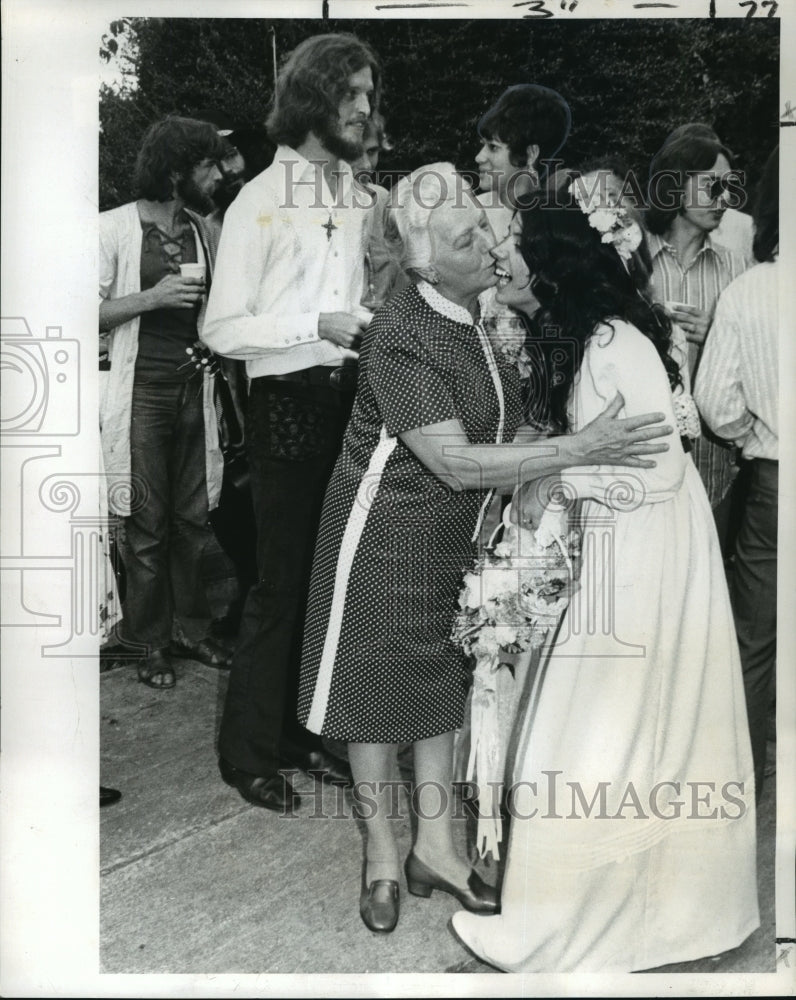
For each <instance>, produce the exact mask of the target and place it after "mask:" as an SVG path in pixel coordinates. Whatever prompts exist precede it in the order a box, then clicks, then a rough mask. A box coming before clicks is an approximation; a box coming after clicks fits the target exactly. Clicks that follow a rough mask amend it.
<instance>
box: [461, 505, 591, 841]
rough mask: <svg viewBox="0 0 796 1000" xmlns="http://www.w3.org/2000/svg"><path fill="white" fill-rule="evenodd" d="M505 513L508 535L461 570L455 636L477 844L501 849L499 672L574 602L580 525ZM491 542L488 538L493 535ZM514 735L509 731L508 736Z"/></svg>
mask: <svg viewBox="0 0 796 1000" xmlns="http://www.w3.org/2000/svg"><path fill="white" fill-rule="evenodd" d="M510 510H511V509H510V508H507V510H506V511H505V512H504V515H503V524H504V527H505V529H506V530H505V534H504V540H503V541H501V542H500V543H499V544H497V545H495V546H494V547H493V546H491V544H490V545H487V548H486V551H485V553H484V555H483V556H481V557H480V558H479V559H478V560H477V562H476V564H475V566H474V567H473V569H471V570H469V571H468V572H466V573H465V575H464V586H463V587H462V591H461V594H460V596H459V609H460V610H459V612H458V613H457V615H456V619H455V622H454V627H453V635H452V638H453V641H454V642H455V643H457V645H459V646H461V647H462V649H463V650H464V651H465V652H466V653H468V654H470V655H472V656H474V657H475V661H476V663H475V670H474V671H473V688H472V693H471V702H470V730H471V733H470V756H469V760H468V764H467V780H468V781H471V780H472V779H473V777H474V775H477V779H478V816H479V818H478V850H479V853H480V854H481V856H482V857H484V856H485V855H486V854H487V853H488V852H491V853H492V854H493V855H494V857H495V858H497V857H498V856H499V855H498V844H499V842H500V840H501V839H502V831H501V824H500V814H499V808H498V804H497V803H496V801H495V794H494V790H495V789H496V788H498V787H499V786H500V785H501V784H502V781H503V775H502V773H501V770H502V763H503V760H504V750H505V748H504V746H503V740H502V738H501V736H502V734H501V732H500V726H499V715H498V704H497V702H498V694H497V688H498V683H499V678H498V672H499V671H500V670H508V669H510V667H508V666H504V665H503V662H502V661H503V660H504V659H505V658H506V655H507V654H516V653H520V652H523V651H526V650H530V649H535V648H538V647H539V646H541V645H542V644H543V643H544V641H545V639H546V637H547V635H548V633H549V632H550V631H551V630H552V629H555V627H556V625H557V624H558V621H559V619H560V618H561V615H562V614H563V613H564V611H565V610H566V608H567V605H568V604H569V596H570V593H571V591H572V585H573V568H572V564H573V560H574V559H575V558H577V556H578V553H579V551H580V537H579V535H578V533H577V532H574V531H567V532H566V533H565V532H564V530H563V529H562V522H563V523H566V513H565V512H563V511H561V510H560V509H557V508H548V509H547V510H546V511H545V514H544V516H543V517H542V520H541V523H540V524H539V526H538V528H536V530H535V531H531V530H529V529H523V528H519V527H518V526H516V525H514V524H512V523H511V522H510ZM490 542H491V539H490ZM508 735H509V734H505V737H506V738H508Z"/></svg>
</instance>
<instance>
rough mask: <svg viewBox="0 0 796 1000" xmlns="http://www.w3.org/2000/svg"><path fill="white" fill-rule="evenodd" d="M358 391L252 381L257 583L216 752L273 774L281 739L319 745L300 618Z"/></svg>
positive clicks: (251, 446) (239, 764) (250, 447)
mask: <svg viewBox="0 0 796 1000" xmlns="http://www.w3.org/2000/svg"><path fill="white" fill-rule="evenodd" d="M352 402H353V393H352V392H339V391H337V390H336V389H334V388H329V387H325V386H323V387H321V386H307V385H302V384H299V383H295V382H283V381H277V380H272V379H267V378H256V379H254V380H253V381H252V384H251V389H250V393H249V410H248V416H247V420H246V428H247V441H248V450H249V465H250V469H251V485H252V499H253V501H254V513H255V519H256V522H257V566H258V578H259V579H258V583H257V585H256V586H255V587H252V589H251V590H250V591H249V596H248V598H247V600H246V605H245V607H244V610H243V620H242V622H241V629H240V636H239V639H238V647H237V649H236V651H235V656H234V658H233V662H232V671H231V673H230V679H229V687H228V689H227V698H226V703H225V705H224V715H223V718H222V721H221V732H220V734H219V753H220V755H221V756H222V757H223V758H225V759H226V760H227V761H229V763H231V764H233V765H234V766H235V767H237V768H239V769H241V770H243V771H248V772H250V773H251V774H258V775H263V776H267V775H270V774H273V773H274V772H275V771H276V770H277V768H279V767H280V766H281V760H280V746H281V744H282V740H283V738H285V739H289V740H290V741H292V742H293V743H298V744H300V745H301V746H303V747H305V748H307V749H316V748H318V749H319V748H320V747H321V746H322V744H321V741H320V738H319V737H317V736H315V735H313V734H312V733H310V732H309V731H308V730H306V729H304V728H303V727H302V726H300V725H299V723H298V721H297V719H296V702H297V698H298V680H299V667H300V662H301V641H302V632H303V622H304V613H305V609H306V603H307V592H308V590H309V579H310V573H311V570H312V555H313V549H314V545H315V536H316V534H317V530H318V522H319V520H320V515H321V509H322V506H323V497H324V493H325V490H326V485H327V483H328V481H329V477H330V475H331V473H332V469H333V468H334V463H335V460H336V459H337V456H338V454H339V452H340V447H341V444H342V439H343V433H344V431H345V427H346V424H347V422H348V417H349V415H350V411H351V404H352Z"/></svg>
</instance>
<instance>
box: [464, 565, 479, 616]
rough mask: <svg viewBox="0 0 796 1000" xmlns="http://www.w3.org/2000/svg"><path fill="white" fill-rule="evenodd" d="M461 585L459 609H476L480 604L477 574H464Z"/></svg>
mask: <svg viewBox="0 0 796 1000" xmlns="http://www.w3.org/2000/svg"><path fill="white" fill-rule="evenodd" d="M463 584H464V585H463V587H462V592H461V593H460V594H459V607H460V608H477V607H478V606H479V605H480V603H481V577H480V576H479V575H478V574H477V573H465V574H464V581H463Z"/></svg>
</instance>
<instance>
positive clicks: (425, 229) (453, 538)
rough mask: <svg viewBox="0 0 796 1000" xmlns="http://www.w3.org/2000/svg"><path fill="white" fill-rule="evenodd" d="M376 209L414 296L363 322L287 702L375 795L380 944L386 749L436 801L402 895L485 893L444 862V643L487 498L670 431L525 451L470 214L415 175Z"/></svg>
mask: <svg viewBox="0 0 796 1000" xmlns="http://www.w3.org/2000/svg"><path fill="white" fill-rule="evenodd" d="M391 211H392V217H393V222H394V224H395V227H396V229H397V232H398V234H399V235H400V240H401V244H402V255H403V265H404V269H405V270H406V271H407V273H408V274H410V275H411V276H412V277H413V278H414V280H415V281H416V284H415V285H414V286H412V287H411V288H408V289H406V290H405V291H403V292H402V293H400V294H399V295H397V296H396V297H395V298H393V299H392V300H391V301H390V302H388V303H387V305H386V306H385V307H384V308H383V309H382V310H381V311H380V312H379V313H377V315H376V317H375V318H374V320H373V323H372V324H371V326H370V328H369V330H368V333H367V335H366V338H365V341H364V344H363V346H362V351H361V355H360V375H359V386H358V391H357V399H356V402H355V404H354V410H353V413H352V416H351V421H350V424H349V427H348V430H347V432H346V437H345V441H344V445H343V451H342V454H341V456H340V458H339V460H338V463H337V466H336V468H335V471H334V474H333V476H332V480H331V482H330V484H329V488H328V491H327V494H326V500H325V503H324V511H323V517H322V520H321V526H320V530H319V536H318V542H317V547H316V552H315V562H314V566H313V575H312V586H311V591H310V601H309V612H308V618H307V625H306V630H305V637H304V649H303V660H302V675H301V691H300V697H299V719H300V720H301V722H302V723H303V724H304V725H306V726H307V727H308V728H309V729H310V730H311V731H312V732H316V733H320V734H323V735H325V736H329V737H333V738H335V739H338V740H343V741H345V742H347V743H348V749H349V758H350V762H351V769H352V773H353V776H354V780H355V792H356V786H359V787H361V783H368V784H367V787H368V795H369V797H370V798H372V799H375V808H373V809H369V810H368V812H369V815H368V816H367V818H366V819H365V823H366V828H367V847H366V854H367V863H366V870H365V876H364V879H363V888H362V893H361V897H360V913H361V915H362V919H363V920H364V922H365V924H366V925H367V926H368V927H369V928H370V929H371V930H374V931H382V932H385V931H391V930H392V929H393V928H394V927H395V925H396V923H397V920H398V909H399V887H398V880H399V863H398V856H397V848H396V844H395V840H394V837H393V831H392V826H391V823H390V820H389V816H390V812H391V801H390V798H391V796H390V780H391V779H392V778H393V776H394V775H395V774H396V773H397V769H396V763H395V758H396V751H397V745H398V744H399V743H408V742H411V743H413V744H414V759H415V780H416V783H417V785H418V786H420V785H423V784H425V783H434V784H435V786H436V788H437V793H438V796H439V789H442V790H443V793H442V803H441V804H440V803H439V798H438V799H437V801H436V802H435V803H433V808H432V807H431V806H429V807H428V809H424V810H422V811H421V810H418V813H419V815H418V822H417V840H416V844H415V847H414V850H413V851H412V853H411V854H410V855H409V858H408V859H407V862H406V875H407V883H408V887H409V890H410V892H413V893H414V894H416V895H420V896H429V895H430V894H431V892H432V890H433V889H435V888H436V889H440V890H442V891H445V892H448V893H450V894H452V895H453V896H455V897H456V898H457V899H458V900H459V902H460V903H461V904H462V905H463V906H465V907H466V908H468V909H470V910H473V911H474V912H482V913H491V912H495V911H496V909H497V896H496V893H495V890H494V889H493V888H492V887H491V886H488V885H486V884H485V883H484V882H483V881H482V880H481V879H480V878H479V876H478V875H477V874H476V873H475V872H474V871H471V869H470V867H469V865H468V864H467V863H466V862H465V861H464V860H462V859H461V858H460V857H459V856H458V855H457V853H456V851H455V849H454V845H453V838H452V828H451V823H450V816H451V806H452V792H451V779H452V775H451V769H452V757H453V735H454V731H455V730H456V729H457V728H458V727H459V726H460V725H461V723H462V719H463V711H464V701H465V694H466V687H467V672H466V669H465V662H464V657H463V655H462V653H461V651H460V650H458V649H457V648H456V647H455V646H454V645H453V643H452V642H451V641H450V638H449V637H450V632H451V625H452V620H453V614H454V610H455V607H456V598H457V594H458V591H459V586H460V583H461V574H462V571H463V569H464V568H465V567H466V566H467V565H469V564H470V562H471V560H472V556H473V546H472V540H473V538H474V536H475V535H476V534H477V532H478V527H479V524H480V520H481V517H482V516H483V512H484V510H485V508H486V506H487V504H488V502H489V499H490V498H491V495H492V491H493V490H494V489H498V490H502V491H510V490H512V489H513V488H514V487H516V485H517V484H518V482H519V481H520V480H522V479H529V478H533V477H535V476H539V475H542V474H544V473H545V472H551V471H554V470H555V471H558V470H561V469H562V468H565V467H567V466H571V465H581V464H592V463H595V464H596V463H600V462H608V461H609V460H611V461H617V459H618V461H619V462H620V463H623V462H626V463H627V464H642V463H644V464H652V463H646V462H644V459H642V458H639V457H633V456H640V455H642V454H644V453H648V452H654V451H660V450H663V448H664V447H665V446H664V445H660V444H649V443H644V442H648V441H649V440H650V439H652V438H654V437H658V436H660V435H661V434H663V433H666V432H667V431H668V430H670V428H669V429H667V428H661V427H656V428H650V427H648V426H647V425H649V424H650V423H652V422H653V421H658V420H661V419H662V416H661V415H660V414H650V415H647V416H645V417H644V418H637V419H636V420H634V421H630V422H628V421H622V420H617V419H616V413H617V412H618V409H619V407H620V406H621V400H620V401H618V403H617V404H612V405H611V406H610V407H608V408H607V409H606V411H605V413H604V414H602V415H601V416H600V417H599V418H597V420H595V421H594V422H593V423H592V424H591V425H589V426H588V427H587V428H585V429H584V430H583V431H582V432H581V433H580V434H578V435H571V436H568V437H566V438H560V439H557V440H556V442H555V443H556V445H557V447H555V448H551V447H550V446H549V443H546V444H545V446H544V447H543V448H540V446H539V444H538V438H537V437H536V435H535V434H533V433H532V432H531V431H530V429H528V428H524V429H520V422H521V402H520V392H519V379H518V373H517V370H516V369H515V368H514V366H513V365H511V364H510V363H509V362H508V361H506V360H505V359H503V358H502V357H496V356H495V354H494V353H493V352H492V349H491V347H490V344H489V340H488V338H487V336H486V334H485V332H484V329H483V326H482V324H481V322H480V318H479V312H478V296H479V294H480V293H481V292H483V291H484V290H485V289H486V288H488V287H490V286H491V285H493V284H495V282H496V280H497V278H496V275H495V271H494V266H493V265H494V262H493V260H492V258H491V257H490V254H489V251H490V249H491V246H492V243H493V242H494V240H493V239H492V237H491V232H490V229H489V226H488V224H487V221H486V218H485V214H484V211H483V209H482V208H481V206H479V205H478V203H477V202H476V201H475V199H474V197H473V196H472V194H471V193H470V191H469V190H468V188H467V186H466V184H465V182H464V181H463V179H462V178H461V177H460V176H459V175H458V174H456V172H455V171H454V169H453V167H452V166H451V165H450V164H433V165H431V166H429V167H423V168H421V169H420V170H418V171H416V172H415V173H414V174H412V175H410V176H409V177H407V178H404V179H403V180H402V181H400V182H399V184H398V185H397V187H396V188H395V189H394V191H393V207H392V209H391ZM642 428H643V429H642ZM518 429H519V432H518ZM509 442H513V443H509ZM372 789H373V791H372V793H371V790H372Z"/></svg>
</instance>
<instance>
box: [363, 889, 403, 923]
mask: <svg viewBox="0 0 796 1000" xmlns="http://www.w3.org/2000/svg"><path fill="white" fill-rule="evenodd" d="M400 905H401V904H400V892H399V890H398V883H397V882H396V881H395V880H394V879H391V878H378V879H376V880H375V881H373V882H371V883H370V885H368V886H366V885H365V884H364V878H363V885H362V892H361V893H360V896H359V915H360V916H361V917H362V921H363V923H364V924H365V926H366V927H367V928H368V930H371V931H375V932H376V933H377V934H389V933H390V931H393V930H395V926H396V924H397V923H398V914H399V912H400Z"/></svg>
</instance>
